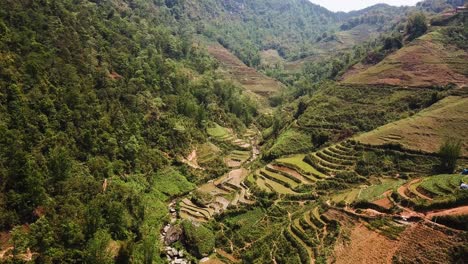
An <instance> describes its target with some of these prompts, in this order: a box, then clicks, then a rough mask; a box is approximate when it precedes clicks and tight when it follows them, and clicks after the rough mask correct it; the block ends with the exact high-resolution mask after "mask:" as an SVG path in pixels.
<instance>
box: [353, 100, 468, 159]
mask: <svg viewBox="0 0 468 264" xmlns="http://www.w3.org/2000/svg"><path fill="white" fill-rule="evenodd" d="M467 105H468V98H466V97H459V96H450V97H447V98H445V99H443V100H441V101H440V102H438V103H436V104H434V105H433V106H431V107H429V108H428V109H425V110H423V111H421V112H420V113H418V114H416V115H414V116H412V117H410V118H406V119H403V120H400V121H396V122H393V123H390V124H387V125H385V126H382V127H380V128H377V129H375V130H373V131H371V132H369V133H365V134H362V135H360V136H358V137H357V138H356V139H357V140H358V141H360V142H362V143H365V144H371V145H383V144H388V143H399V144H401V145H402V146H403V147H405V148H407V149H412V150H422V151H425V152H430V153H434V152H437V151H438V149H439V146H440V145H441V143H442V142H443V141H444V140H445V138H447V137H453V138H458V139H460V140H462V142H463V146H462V152H463V155H464V156H468V142H466V138H468V108H467V107H466V106H467Z"/></svg>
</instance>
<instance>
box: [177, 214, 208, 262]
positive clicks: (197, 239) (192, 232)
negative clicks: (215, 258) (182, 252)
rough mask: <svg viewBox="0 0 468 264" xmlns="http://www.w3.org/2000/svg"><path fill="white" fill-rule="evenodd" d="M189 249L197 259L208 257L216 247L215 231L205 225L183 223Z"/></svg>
mask: <svg viewBox="0 0 468 264" xmlns="http://www.w3.org/2000/svg"><path fill="white" fill-rule="evenodd" d="M182 226H183V228H184V235H185V244H186V247H187V249H188V250H189V251H190V253H192V254H193V255H195V256H197V257H206V256H208V255H209V254H210V253H211V252H212V251H213V249H214V247H215V235H214V233H213V231H212V230H211V229H209V228H207V227H205V226H204V225H202V224H200V225H198V226H196V225H194V224H192V223H191V222H188V221H184V222H183V223H182Z"/></svg>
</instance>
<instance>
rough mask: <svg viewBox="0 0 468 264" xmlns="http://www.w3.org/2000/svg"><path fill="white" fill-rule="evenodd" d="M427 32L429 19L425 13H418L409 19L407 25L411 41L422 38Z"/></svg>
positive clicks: (407, 32)
mask: <svg viewBox="0 0 468 264" xmlns="http://www.w3.org/2000/svg"><path fill="white" fill-rule="evenodd" d="M426 31H427V19H426V16H425V15H424V14H423V13H416V14H413V15H411V16H410V17H409V18H408V24H407V25H406V35H407V36H408V40H409V41H411V40H413V39H416V38H418V37H420V36H422V35H423V34H424V33H426Z"/></svg>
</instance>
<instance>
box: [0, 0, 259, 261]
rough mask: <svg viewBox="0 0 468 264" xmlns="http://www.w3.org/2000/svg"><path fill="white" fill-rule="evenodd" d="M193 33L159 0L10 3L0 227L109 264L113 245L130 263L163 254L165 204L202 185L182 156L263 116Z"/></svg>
mask: <svg viewBox="0 0 468 264" xmlns="http://www.w3.org/2000/svg"><path fill="white" fill-rule="evenodd" d="M168 25H171V26H168ZM184 30H185V27H183V25H180V24H179V22H177V21H176V20H175V19H174V18H173V16H172V15H171V14H170V12H169V11H168V9H167V8H166V7H165V5H163V4H153V3H150V2H148V1H129V2H125V1H84V0H83V1H29V0H21V1H2V2H1V4H0V32H1V34H0V54H1V55H0V65H1V66H0V182H1V184H0V229H1V230H10V229H11V228H12V227H15V226H20V227H19V228H17V229H15V231H14V232H13V236H14V237H15V239H16V240H15V241H16V242H15V243H17V245H16V247H17V251H18V252H21V251H22V249H21V248H22V247H29V248H31V250H32V251H33V252H37V254H38V255H39V260H38V261H39V262H43V263H52V262H55V263H58V262H60V263H63V262H74V261H78V262H82V261H85V262H87V263H107V261H108V259H109V258H108V256H107V255H108V254H107V253H106V251H103V250H102V246H103V245H105V246H106V245H107V243H108V242H109V241H110V239H113V240H120V241H124V246H123V247H122V250H123V251H122V252H120V253H118V254H117V255H118V256H119V258H122V261H124V262H125V259H133V260H134V261H136V262H137V263H141V262H142V261H143V258H154V259H155V260H157V259H158V258H159V253H158V250H159V247H158V243H159V240H158V239H157V236H156V235H155V232H154V230H158V227H159V225H161V223H162V220H163V219H164V217H165V215H166V211H165V205H164V203H163V202H164V201H165V200H166V199H167V198H168V196H169V195H176V194H180V193H184V192H188V191H189V190H191V188H192V186H193V185H192V183H189V182H188V181H187V179H186V178H187V177H190V174H187V173H184V174H183V175H182V174H180V172H179V171H178V169H172V168H170V165H171V164H172V162H173V161H174V157H176V156H177V155H180V154H185V153H186V152H187V151H188V150H189V146H190V145H191V144H195V143H197V142H204V141H205V138H206V136H205V134H204V128H205V126H206V125H207V124H209V122H208V121H210V120H213V121H217V122H220V123H223V124H226V125H228V126H232V127H236V128H239V129H241V128H242V127H243V126H244V124H249V123H250V122H251V120H252V117H253V116H254V115H255V114H256V112H255V111H256V110H255V108H254V106H253V105H250V104H249V100H248V99H245V98H243V96H242V95H241V92H240V90H239V89H238V88H236V87H235V86H234V85H232V84H230V83H229V82H226V81H223V80H220V79H218V78H217V75H216V74H215V73H214V70H215V69H216V65H217V63H216V62H215V61H214V60H213V59H212V58H211V57H209V56H208V55H207V53H206V52H205V51H204V48H203V47H197V46H194V45H193V44H192V43H193V42H192V40H191V32H184ZM163 172H165V173H167V172H170V175H171V176H168V177H172V179H170V180H169V182H167V180H164V184H166V186H160V184H162V183H160V182H159V181H160V180H158V179H159V178H158V177H156V176H157V175H159V174H161V173H163ZM105 179H108V180H107V182H108V187H107V190H106V188H105V187H103V182H104V181H105ZM173 181H174V182H177V186H180V184H181V183H183V182H185V184H183V185H182V186H183V187H177V188H178V189H177V188H176V187H173V188H176V189H175V190H174V191H167V190H168V189H170V188H171V186H170V184H171V182H173ZM167 185H169V186H167ZM24 224H26V225H28V227H27V228H21V225H24ZM104 230H105V231H104ZM100 247H101V248H100ZM106 254H107V255H106ZM72 260H73V261H72Z"/></svg>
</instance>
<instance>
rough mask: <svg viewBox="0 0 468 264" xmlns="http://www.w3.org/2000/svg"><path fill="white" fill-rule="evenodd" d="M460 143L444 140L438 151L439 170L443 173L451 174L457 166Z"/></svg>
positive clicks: (453, 140) (458, 141)
mask: <svg viewBox="0 0 468 264" xmlns="http://www.w3.org/2000/svg"><path fill="white" fill-rule="evenodd" d="M461 146H462V145H461V141H460V140H455V139H448V140H446V141H445V142H444V143H443V144H442V145H441V146H440V149H439V157H440V170H441V172H444V173H453V172H454V171H455V168H456V166H457V160H458V157H460V154H461Z"/></svg>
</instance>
